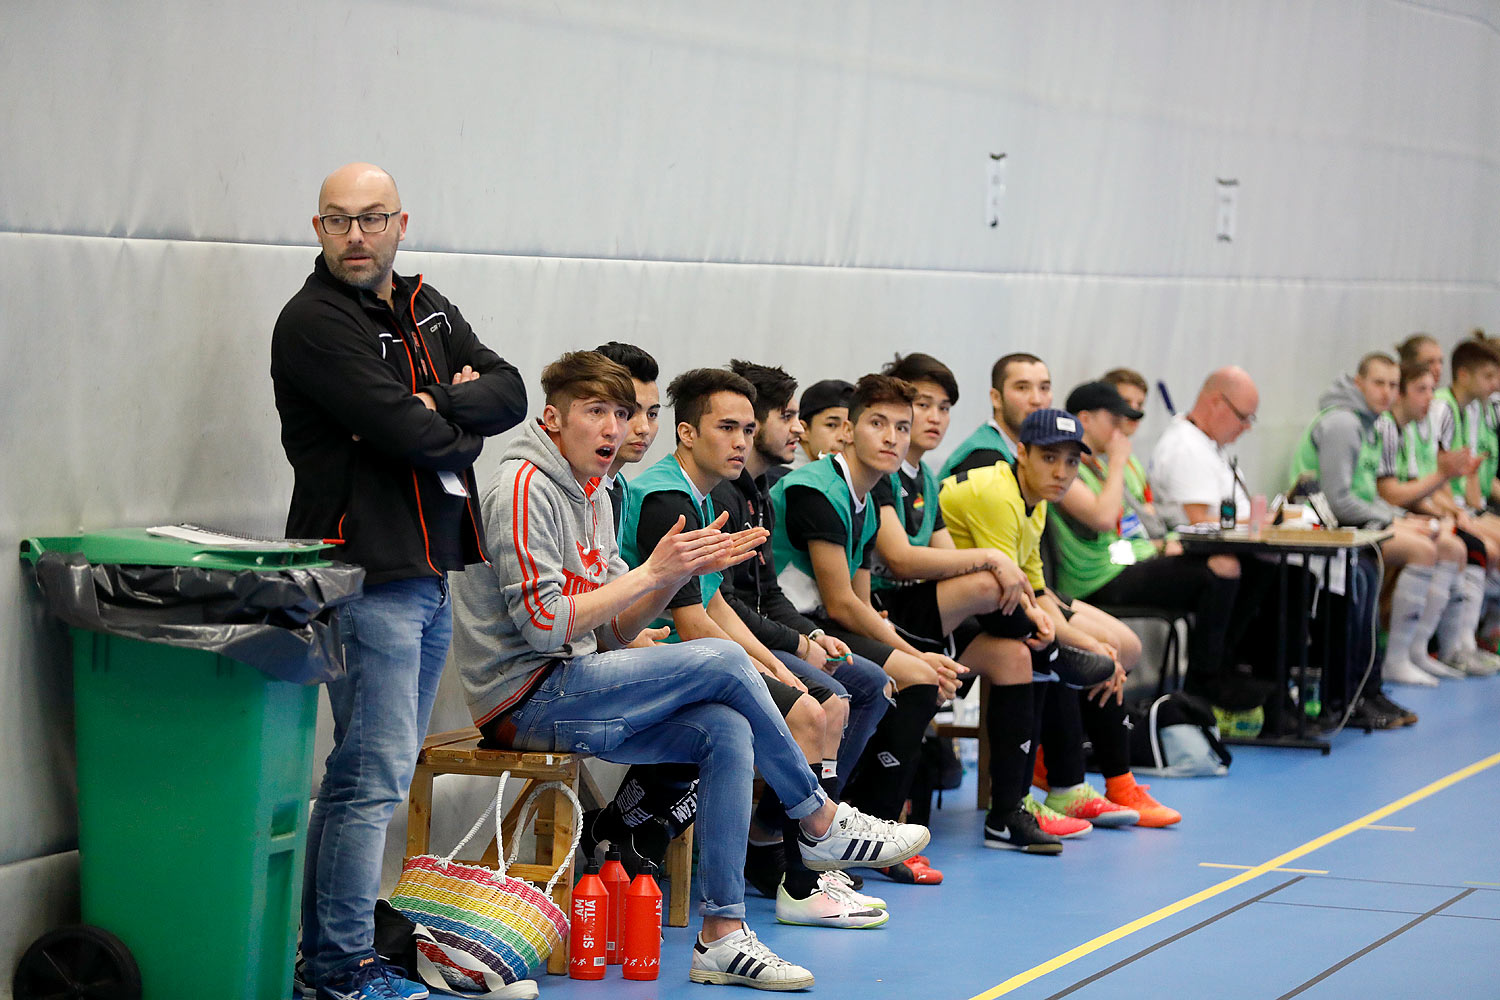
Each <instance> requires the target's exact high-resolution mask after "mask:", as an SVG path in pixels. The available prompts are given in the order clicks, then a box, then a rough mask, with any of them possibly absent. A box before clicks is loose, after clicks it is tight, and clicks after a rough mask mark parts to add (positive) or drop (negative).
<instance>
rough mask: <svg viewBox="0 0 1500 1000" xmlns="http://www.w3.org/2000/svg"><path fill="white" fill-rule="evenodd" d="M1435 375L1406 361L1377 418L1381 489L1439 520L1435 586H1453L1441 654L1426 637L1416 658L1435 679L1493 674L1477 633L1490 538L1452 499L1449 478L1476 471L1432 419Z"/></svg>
mask: <svg viewBox="0 0 1500 1000" xmlns="http://www.w3.org/2000/svg"><path fill="white" fill-rule="evenodd" d="M1435 382H1436V378H1435V376H1434V375H1433V372H1432V370H1431V367H1430V366H1429V365H1427V364H1424V363H1422V362H1420V361H1410V362H1404V363H1403V364H1402V365H1401V389H1400V393H1399V395H1397V397H1396V401H1395V403H1394V404H1392V406H1391V408H1390V410H1388V411H1387V412H1385V413H1383V414H1381V415H1380V419H1379V420H1377V421H1376V422H1375V428H1376V431H1377V432H1378V433H1379V434H1380V440H1381V457H1380V470H1379V475H1378V477H1377V479H1376V488H1377V489H1378V490H1379V491H1380V495H1381V497H1382V498H1383V499H1384V500H1385V501H1386V502H1388V503H1392V504H1396V505H1398V506H1400V507H1404V508H1406V509H1407V510H1410V511H1412V512H1414V513H1417V514H1422V515H1425V516H1427V517H1429V518H1431V519H1433V520H1434V521H1436V522H1437V523H1438V544H1439V548H1440V558H1439V560H1438V562H1437V564H1436V566H1435V567H1434V569H1433V589H1434V590H1435V591H1436V590H1440V589H1441V588H1442V586H1443V584H1445V583H1446V584H1447V585H1448V587H1449V596H1448V604H1447V606H1446V607H1445V608H1444V610H1443V613H1442V616H1441V618H1440V619H1439V620H1438V624H1437V646H1438V650H1437V657H1436V659H1434V658H1433V657H1432V656H1430V655H1429V654H1428V650H1427V646H1426V645H1425V644H1423V643H1421V641H1420V637H1419V638H1418V642H1417V643H1416V644H1415V645H1414V646H1413V649H1412V654H1411V656H1412V662H1414V663H1415V664H1416V665H1417V666H1419V667H1421V668H1422V669H1423V670H1425V671H1426V672H1427V673H1429V674H1432V675H1433V676H1434V677H1455V676H1459V675H1461V674H1474V675H1476V676H1488V675H1489V674H1492V673H1494V672H1495V671H1496V669H1497V668H1500V658H1497V657H1495V656H1494V654H1492V653H1487V652H1485V651H1483V650H1481V649H1479V647H1478V644H1477V643H1476V642H1475V638H1474V633H1475V631H1476V630H1477V629H1478V627H1479V619H1480V614H1481V612H1482V609H1483V604H1484V582H1485V573H1486V567H1487V566H1489V565H1490V564H1491V560H1490V553H1489V552H1488V550H1487V547H1486V545H1485V542H1484V540H1483V539H1482V538H1480V537H1479V536H1478V535H1477V534H1475V533H1473V532H1471V531H1468V530H1465V526H1468V525H1470V524H1471V523H1472V519H1471V518H1470V517H1469V515H1468V514H1467V512H1465V511H1464V510H1463V508H1462V507H1460V506H1459V505H1458V503H1457V501H1455V500H1454V499H1453V494H1452V493H1451V492H1449V483H1450V481H1451V480H1452V479H1453V478H1454V477H1455V476H1457V477H1462V476H1463V475H1464V474H1465V473H1466V472H1468V471H1469V470H1470V469H1472V467H1473V465H1474V462H1473V460H1472V458H1471V456H1470V453H1469V451H1468V449H1467V448H1460V449H1457V450H1454V451H1442V450H1439V448H1438V446H1437V440H1436V435H1435V434H1434V432H1433V428H1432V422H1431V421H1429V420H1428V419H1427V418H1428V414H1429V412H1430V408H1431V404H1432V399H1433V393H1434V388H1433V386H1434V384H1435Z"/></svg>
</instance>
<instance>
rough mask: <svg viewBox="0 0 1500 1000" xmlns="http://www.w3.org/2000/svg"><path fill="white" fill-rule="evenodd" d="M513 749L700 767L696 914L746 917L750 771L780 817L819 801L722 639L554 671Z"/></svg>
mask: <svg viewBox="0 0 1500 1000" xmlns="http://www.w3.org/2000/svg"><path fill="white" fill-rule="evenodd" d="M510 721H511V723H512V724H513V725H514V726H515V737H514V738H513V739H512V741H511V743H512V745H513V746H514V747H515V749H517V750H531V751H548V750H552V751H576V752H580V753H589V754H593V755H594V756H596V757H599V758H601V759H603V760H608V761H614V762H615V763H619V764H660V763H664V762H667V761H676V762H679V763H692V764H697V765H698V819H697V824H698V835H697V843H698V845H699V851H700V855H699V857H700V861H701V863H700V865H699V873H700V877H699V880H700V882H701V885H702V893H703V904H702V907H701V912H702V913H703V915H704V916H712V917H728V918H736V917H743V916H744V915H745V844H746V841H747V838H748V837H749V834H750V796H751V783H752V781H753V780H754V774H755V768H756V767H759V768H760V773H761V775H762V776H763V777H764V778H765V779H766V783H767V784H769V785H770V786H771V787H772V788H773V789H775V791H776V794H777V795H778V796H780V798H781V801H782V802H785V803H789V805H788V807H787V810H786V812H787V815H788V816H790V817H792V818H793V819H801V818H802V817H804V816H808V815H811V814H812V813H814V812H816V811H817V810H818V808H819V807H820V806H821V805H822V804H823V803H824V802H825V801H826V798H827V797H826V796H825V795H824V794H823V792H822V790H821V789H819V788H818V783H817V781H816V780H815V779H814V778H813V775H812V771H811V770H809V768H808V766H807V760H806V758H804V757H803V755H802V751H801V750H800V749H799V748H798V747H797V743H796V741H795V740H793V739H792V734H791V731H790V730H788V729H787V727H786V722H785V721H784V720H783V719H782V718H781V713H780V712H779V711H777V709H776V705H775V704H774V703H773V702H772V701H771V695H770V693H769V692H767V691H766V686H765V684H764V683H762V682H761V679H760V675H759V674H758V673H757V671H756V670H755V667H754V666H753V665H752V664H751V662H750V657H749V655H748V654H747V653H746V652H745V651H744V650H743V649H741V648H740V647H739V646H738V645H736V644H735V643H732V642H729V641H727V640H723V639H697V640H694V641H692V642H683V643H676V644H673V645H661V646H651V647H649V648H646V649H617V650H612V651H610V652H605V653H590V654H588V655H585V656H577V657H574V658H573V659H571V660H567V661H565V662H563V663H562V664H560V665H559V666H558V668H557V669H556V670H553V671H552V673H551V675H550V676H549V677H548V678H547V679H546V680H545V681H543V682H542V684H541V685H540V686H539V687H538V688H537V689H536V691H535V692H534V693H533V694H532V695H531V696H530V697H529V698H527V699H526V701H525V702H524V703H523V704H522V705H521V706H520V707H519V708H517V709H516V710H515V712H514V713H513V714H512V715H511V717H510Z"/></svg>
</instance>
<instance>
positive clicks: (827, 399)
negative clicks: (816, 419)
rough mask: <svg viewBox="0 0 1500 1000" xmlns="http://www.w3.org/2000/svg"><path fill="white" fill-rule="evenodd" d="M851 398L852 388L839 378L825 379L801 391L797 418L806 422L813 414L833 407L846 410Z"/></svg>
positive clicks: (852, 395)
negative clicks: (840, 407)
mask: <svg viewBox="0 0 1500 1000" xmlns="http://www.w3.org/2000/svg"><path fill="white" fill-rule="evenodd" d="M853 398H854V386H853V385H852V384H850V383H848V382H845V381H844V380H843V379H841V378H826V379H824V380H823V381H821V382H814V383H813V384H812V385H810V386H808V387H807V388H806V389H803V390H802V400H801V402H800V403H799V404H798V406H797V418H798V419H799V420H802V421H804V422H806V421H808V420H811V419H812V417H813V415H814V414H816V413H822V412H823V411H824V410H830V409H832V408H833V407H835V406H842V407H844V408H845V409H847V408H848V406H849V400H851V399H853Z"/></svg>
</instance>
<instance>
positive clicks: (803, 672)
mask: <svg viewBox="0 0 1500 1000" xmlns="http://www.w3.org/2000/svg"><path fill="white" fill-rule="evenodd" d="M774 652H775V655H776V658H777V659H778V660H780V661H781V662H782V663H783V664H784V665H785V666H786V668H787V669H788V670H790V671H791V672H792V673H794V674H796V675H797V676H798V677H799V678H801V679H802V680H804V681H808V680H814V681H817V682H818V683H819V684H822V685H823V686H824V687H826V688H829V689H830V690H832V691H833V693H834V694H836V695H838V696H839V697H840V698H843V699H844V700H845V701H847V702H848V703H849V721H848V722H847V723H845V724H844V739H843V741H842V742H840V743H839V779H838V784H837V785H836V786H835V789H836V792H837V793H839V794H842V792H843V790H844V782H846V781H848V780H849V775H851V774H853V773H854V762H855V761H857V760H859V755H860V754H862V753H864V752H865V744H866V743H868V742H870V736H871V734H873V733H874V732H875V726H876V725H877V724H879V722H880V718H881V716H883V715H885V710H886V709H887V708H888V707H889V706H890V702H888V701H886V699H885V682H886V681H887V680H889V679H890V677H889V675H888V674H886V672H885V671H884V670H882V669H881V668H880V665H879V664H878V663H876V662H875V661H874V660H867V659H865V658H864V657H863V656H853V655H851V656H850V657H849V659H847V660H845V661H844V662H843V663H840V664H839V666H838V669H837V670H835V671H834V672H833V673H832V674H829V673H826V672H824V671H822V670H819V669H818V668H817V667H815V666H813V665H812V664H811V663H808V662H807V661H806V660H804V659H802V658H801V657H798V656H793V655H792V654H791V653H783V652H782V651H780V650H775V651H774Z"/></svg>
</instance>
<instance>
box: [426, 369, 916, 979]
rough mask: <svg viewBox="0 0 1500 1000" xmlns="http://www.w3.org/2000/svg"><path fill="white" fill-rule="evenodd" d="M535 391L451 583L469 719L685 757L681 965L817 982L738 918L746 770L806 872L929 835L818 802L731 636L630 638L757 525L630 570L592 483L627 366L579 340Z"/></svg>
mask: <svg viewBox="0 0 1500 1000" xmlns="http://www.w3.org/2000/svg"><path fill="white" fill-rule="evenodd" d="M542 388H543V390H544V392H545V394H546V400H547V402H546V406H545V408H544V409H543V411H542V416H541V419H540V420H538V421H535V422H533V423H531V424H529V425H527V427H526V429H525V431H524V432H523V433H522V434H521V436H520V437H519V438H517V439H516V440H515V441H514V442H513V443H512V444H511V445H510V447H509V448H508V449H507V451H506V454H505V456H504V458H503V459H502V462H501V466H500V470H499V472H498V473H497V474H496V476H495V477H494V478H493V479H492V480H491V481H490V483H489V484H488V485H487V486H486V487H485V489H484V490H483V492H482V495H481V497H480V510H481V512H482V514H483V519H484V523H485V525H486V527H487V528H488V529H489V531H490V532H491V537H492V538H494V539H495V540H496V543H495V546H494V551H493V553H492V556H493V562H492V563H490V564H487V565H483V566H476V567H474V568H473V570H472V571H470V572H468V573H465V574H464V575H463V577H462V578H461V579H460V580H459V581H458V582H457V583H456V584H455V585H454V619H455V621H454V646H453V648H454V653H455V657H456V660H457V663H458V666H459V672H460V675H461V677H462V679H463V682H464V687H465V691H466V693H467V695H468V699H469V705H470V709H471V710H472V711H473V713H474V718H475V720H476V722H477V724H478V725H479V728H480V731H481V732H482V733H483V734H484V735H485V737H486V739H488V740H490V741H492V742H493V743H495V744H498V745H501V746H509V747H513V748H515V749H519V750H535V751H577V752H583V753H591V754H594V755H596V756H599V757H601V758H603V759H605V760H610V761H615V762H617V763H624V764H634V763H656V762H662V761H680V762H691V763H695V764H697V765H698V768H699V776H700V777H699V787H698V820H697V822H698V826H699V836H698V843H699V844H700V845H701V850H702V854H701V862H700V865H699V871H700V875H701V885H702V893H703V904H702V907H701V912H702V914H703V930H702V932H701V933H700V934H699V936H698V939H697V941H696V943H695V944H694V947H693V957H692V965H691V969H690V972H689V978H690V979H691V980H692V981H694V982H700V983H733V984H740V985H745V986H752V987H756V988H759V989H773V990H788V989H801V988H805V987H808V986H811V985H812V984H813V977H812V974H811V973H810V972H808V971H807V970H806V969H804V968H802V967H801V966H798V965H794V964H792V963H791V962H787V961H785V960H784V959H782V958H780V957H779V956H777V955H775V954H774V953H773V952H771V950H770V949H769V948H767V947H766V946H765V945H763V944H761V943H760V942H759V941H758V940H757V939H756V937H755V934H754V933H753V932H752V931H751V930H750V929H749V928H748V927H747V926H745V923H744V915H745V904H744V891H745V883H744V876H743V868H744V860H745V843H746V838H747V835H748V832H749V826H750V794H751V781H752V778H753V772H754V769H755V768H756V767H758V768H759V769H760V772H761V774H762V776H763V777H764V778H765V780H766V782H767V784H769V785H770V786H771V787H772V788H773V789H774V790H775V791H776V793H777V795H778V796H779V797H780V799H781V801H782V802H783V803H785V804H786V812H787V815H788V816H791V817H793V818H795V819H800V820H801V821H802V836H801V838H800V840H799V843H798V847H799V849H800V851H801V853H802V857H803V861H804V862H805V863H806V864H807V866H808V867H809V868H812V869H814V870H835V869H840V868H845V867H853V866H856V865H868V864H871V863H876V864H892V863H896V862H899V861H901V860H904V859H905V858H908V857H911V856H912V855H914V854H916V853H917V852H918V851H920V850H921V849H922V848H923V847H924V846H926V844H927V841H928V839H929V837H928V833H927V830H926V829H925V828H922V827H918V826H913V825H910V824H897V823H888V822H882V821H879V820H875V819H872V818H871V817H869V816H866V815H864V814H863V813H861V812H859V811H858V810H857V809H854V808H853V807H851V806H849V805H848V804H846V803H845V804H835V803H834V802H832V801H831V800H830V799H828V797H827V796H826V795H825V794H824V793H823V791H822V789H820V788H819V787H818V783H817V780H816V779H815V778H814V777H813V774H812V772H811V771H810V770H809V769H808V767H807V764H806V761H805V760H804V758H803V755H802V752H801V751H800V750H799V749H798V747H797V744H796V742H795V741H794V740H793V738H792V734H791V732H790V731H789V730H788V729H787V727H786V723H785V722H784V721H783V720H782V718H781V713H780V712H779V711H778V710H777V708H776V705H775V703H774V702H772V700H771V696H770V694H769V692H768V691H767V690H766V687H765V685H764V684H763V683H761V681H760V679H759V676H758V674H757V672H756V670H755V668H754V667H753V666H752V665H751V663H750V658H749V655H748V654H746V653H745V651H744V650H743V649H742V648H740V647H739V646H738V645H736V644H734V643H732V642H727V641H724V640H718V639H702V640H697V641H694V642H686V643H678V644H675V645H646V646H644V647H637V648H628V647H630V646H631V643H632V642H634V641H635V640H636V637H637V634H638V633H639V632H640V631H641V630H642V629H643V628H645V627H646V626H647V625H648V624H649V623H650V622H651V621H652V620H653V619H655V618H657V617H659V616H660V615H661V614H662V612H663V610H664V609H665V607H666V604H667V601H668V600H669V599H670V598H671V597H672V595H673V594H675V593H676V592H677V591H678V590H679V589H680V588H681V587H682V585H683V584H684V583H685V582H686V581H687V580H688V579H689V578H691V577H694V576H698V575H700V574H704V573H715V572H721V571H723V570H724V569H727V568H729V567H730V566H733V565H735V564H736V563H738V562H740V561H743V560H744V559H747V558H749V557H750V556H751V555H752V554H753V553H754V552H755V551H756V549H757V548H758V547H759V545H760V544H761V543H762V542H763V541H764V539H765V535H766V533H765V530H764V529H761V528H752V529H747V530H746V531H742V532H738V533H736V534H725V533H724V532H722V531H720V530H719V528H720V526H721V524H722V523H723V518H722V517H721V518H719V519H717V520H716V521H714V522H713V523H712V524H709V525H707V526H706V527H703V528H699V529H697V530H695V531H684V530H682V524H681V523H679V525H677V526H674V527H673V528H672V529H671V530H670V531H668V533H667V534H666V535H664V536H663V537H662V538H661V540H660V541H659V542H658V543H657V544H656V546H655V548H654V549H653V550H652V551H651V553H650V555H649V556H647V557H646V559H645V560H644V561H643V562H642V563H641V565H639V566H637V567H636V568H634V569H630V568H628V567H627V566H626V565H625V563H624V561H623V560H622V559H621V558H620V555H619V551H618V548H617V545H616V541H615V533H614V523H613V518H612V516H611V512H610V505H609V499H608V496H607V495H606V493H605V490H604V489H602V488H601V486H600V481H601V479H602V477H603V476H604V475H605V474H606V473H607V472H608V471H609V468H610V465H611V463H612V462H613V461H614V458H615V454H616V452H617V450H618V448H619V445H620V442H621V441H622V439H623V438H624V436H625V431H626V427H627V424H628V422H629V420H630V417H631V415H632V413H633V412H634V410H635V407H636V400H635V390H634V386H633V384H632V382H631V378H630V374H629V372H627V371H626V370H625V369H624V368H622V367H621V366H619V365H617V364H616V363H615V362H613V361H610V360H609V359H608V358H606V357H604V356H603V355H602V354H599V353H597V352H594V351H578V352H574V353H571V354H565V355H563V357H562V358H560V359H559V360H558V361H556V362H553V363H552V364H551V365H549V366H548V367H547V369H546V370H545V371H544V372H543V373H542Z"/></svg>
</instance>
